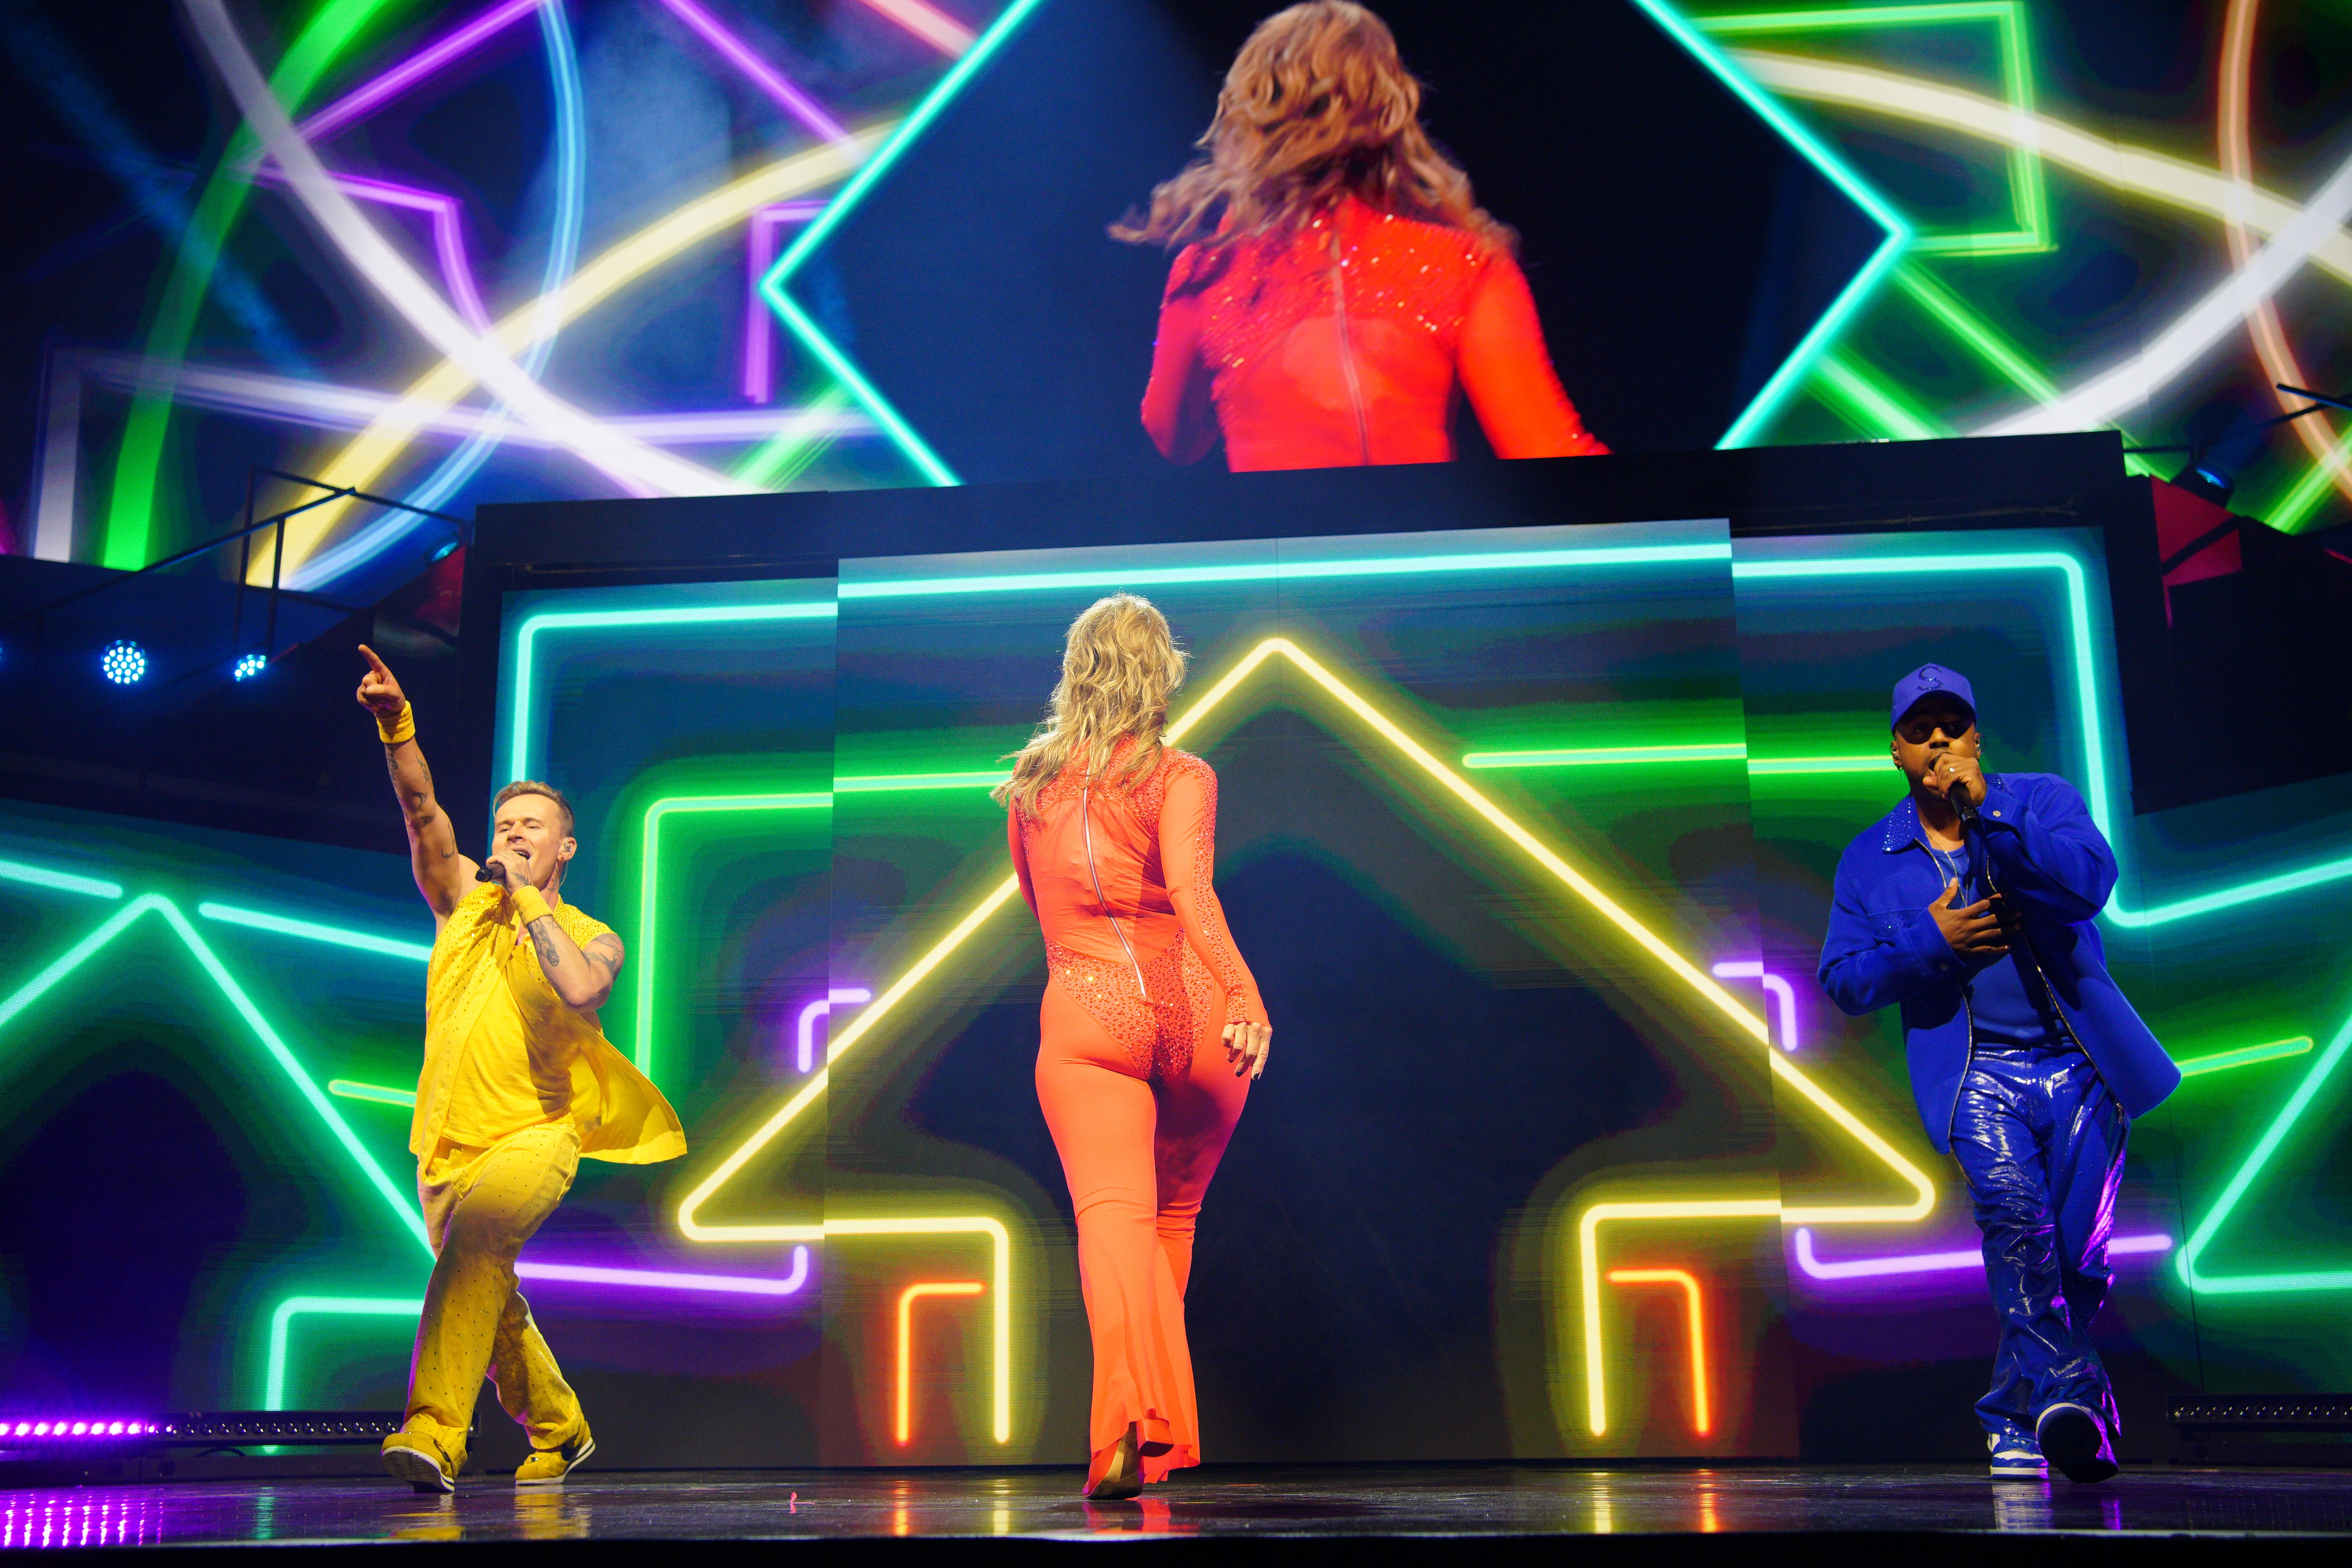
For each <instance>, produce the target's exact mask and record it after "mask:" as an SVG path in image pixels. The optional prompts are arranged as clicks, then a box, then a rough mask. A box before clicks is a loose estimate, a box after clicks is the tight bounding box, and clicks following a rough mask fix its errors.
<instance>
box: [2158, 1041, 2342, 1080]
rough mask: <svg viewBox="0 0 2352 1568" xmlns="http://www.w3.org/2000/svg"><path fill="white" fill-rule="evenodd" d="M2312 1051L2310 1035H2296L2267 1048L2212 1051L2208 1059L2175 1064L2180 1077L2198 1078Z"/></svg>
mask: <svg viewBox="0 0 2352 1568" xmlns="http://www.w3.org/2000/svg"><path fill="white" fill-rule="evenodd" d="M2311 1048H2312V1038H2311V1037H2310V1036H2309V1035H2297V1036H2296V1037H2294V1039H2291V1040H2273V1041H2272V1042H2271V1043H2270V1044H2268V1045H2266V1046H2241V1047H2238V1048H2237V1049H2236V1050H2234V1051H2215V1052H2214V1053H2213V1054H2212V1055H2211V1056H2210V1057H2191V1058H2189V1059H2188V1060H2187V1061H2185V1062H2177V1063H2175V1064H2174V1065H2175V1066H2177V1067H2178V1068H2180V1076H2181V1077H2182V1078H2199V1077H2201V1076H2203V1075H2204V1074H2206V1073H2209V1072H2227V1071H2229V1070H2230V1069H2231V1068H2244V1067H2252V1066H2253V1065H2254V1064H2255V1063H2256V1062H2274V1061H2279V1060H2282V1059H2283V1058H2287V1057H2299V1056H2304V1055H2305V1054H2307V1053H2308V1052H2309V1051H2310V1050H2311Z"/></svg>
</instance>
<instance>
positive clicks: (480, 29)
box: [294, 0, 546, 143]
mask: <svg viewBox="0 0 2352 1568" xmlns="http://www.w3.org/2000/svg"><path fill="white" fill-rule="evenodd" d="M545 3H546V0H506V4H505V5H493V6H491V7H490V8H489V9H488V10H487V11H485V12H483V13H482V14H481V15H480V16H477V17H475V18H474V19H473V20H472V21H470V22H467V23H466V24H464V25H463V26H459V27H457V29H455V30H454V31H452V32H449V33H446V34H444V35H443V36H442V37H440V38H438V39H437V40H436V41H435V42H433V43H430V44H427V45H425V47H423V48H421V49H419V50H417V51H416V53H415V54H413V55H411V56H409V57H408V58H406V59H404V60H403V61H401V62H400V64H398V65H396V66H394V67H393V68H391V69H390V70H388V71H385V72H384V73H383V75H382V76H379V77H377V78H376V79H374V80H373V81H370V82H368V83H366V84H364V85H363V86H361V87H358V88H355V89H352V91H350V92H347V93H345V94H344V95H343V96H342V97H341V98H339V99H337V100H335V101H334V102H332V103H331V104H329V105H327V107H326V108H324V109H322V110H319V112H318V113H316V114H313V115H311V116H310V118H309V119H308V120H305V121H301V122H300V123H299V124H298V125H297V126H295V127H294V129H295V130H296V131H297V132H299V133H300V135H301V137H302V140H304V141H305V142H313V143H315V142H317V141H318V140H319V138H320V137H321V136H331V135H332V134H334V133H335V132H338V131H341V129H342V128H343V127H344V126H346V125H349V124H350V123H351V122H352V121H354V120H358V119H360V118H361V117H362V116H363V115H365V114H366V113H368V111H369V110H373V109H376V108H378V107H379V106H381V105H383V103H385V102H388V101H389V100H392V99H394V98H397V97H399V96H400V95H401V94H402V93H404V92H406V91H407V90H408V89H410V88H412V87H415V85H416V84H417V83H419V82H421V81H423V80H425V79H426V78H427V77H430V76H432V75H433V74H434V73H435V72H436V71H438V70H440V69H441V68H443V67H445V66H446V65H448V64H450V63H451V62H452V61H454V60H456V59H457V58H458V57H459V56H461V55H466V54H468V53H471V52H472V51H473V50H474V49H476V48H478V47H480V45H481V44H482V43H483V42H484V41H485V40H486V39H488V37H490V35H492V34H493V33H496V32H497V31H499V29H500V28H501V27H506V26H512V25H513V24H514V23H515V22H517V21H520V19H521V18H523V17H525V16H530V14H531V13H532V12H533V11H536V10H538V9H539V8H540V6H541V5H543V4H545Z"/></svg>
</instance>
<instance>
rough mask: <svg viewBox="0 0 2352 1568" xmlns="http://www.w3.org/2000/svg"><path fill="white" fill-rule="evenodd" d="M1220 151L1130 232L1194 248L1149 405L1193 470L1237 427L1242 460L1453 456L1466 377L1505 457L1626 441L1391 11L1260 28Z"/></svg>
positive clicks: (1430, 459) (1562, 453)
mask: <svg viewBox="0 0 2352 1568" xmlns="http://www.w3.org/2000/svg"><path fill="white" fill-rule="evenodd" d="M1200 145H1201V146H1202V147H1203V148H1205V149H1207V151H1208V156H1207V157H1205V158H1202V159H1201V160H1200V161H1198V162H1196V163H1193V164H1192V166H1191V167H1190V168H1188V169H1186V170H1185V171H1184V172H1183V173H1182V174H1178V175H1177V176H1176V177H1175V178H1174V179H1172V180H1170V181H1169V182H1168V183H1167V184H1163V185H1161V186H1160V188H1159V189H1158V190H1156V191H1154V192H1152V193H1151V210H1150V213H1149V214H1148V215H1146V216H1141V217H1130V218H1129V221H1128V222H1126V223H1124V224H1119V225H1115V226H1113V227H1112V229H1111V233H1112V235H1113V236H1115V237H1118V238H1120V239H1125V240H1129V241H1133V242H1135V243H1138V244H1159V245H1169V246H1181V247H1183V248H1182V249H1181V250H1180V251H1178V253H1177V256H1176V261H1175V265H1174V266H1172V267H1171V268H1170V269H1169V273H1168V292H1167V295H1166V298H1165V299H1164V300H1163V301H1162V302H1161V304H1160V338H1159V341H1158V342H1157V343H1155V344H1154V345H1153V349H1152V354H1151V384H1150V387H1149V388H1147V389H1146V390H1145V392H1144V395H1143V427H1144V428H1145V429H1146V430H1148V431H1150V434H1151V439H1152V440H1153V441H1154V442H1156V443H1157V444H1158V445H1159V447H1160V452H1161V453H1162V455H1164V456H1166V457H1167V458H1171V460H1173V461H1175V462H1179V463H1190V462H1192V461H1195V460H1196V459H1198V458H1200V457H1201V456H1202V454H1203V453H1204V452H1206V451H1208V449H1209V447H1210V445H1211V443H1212V442H1213V441H1214V440H1215V439H1216V437H1217V435H1218V433H1219V431H1220V430H1221V429H1222V431H1223V435H1224V438H1225V460H1226V462H1227V464H1228V465H1229V466H1230V467H1232V468H1235V469H1244V468H1340V467H1349V466H1353V465H1358V464H1369V463H1443V462H1446V461H1449V460H1451V459H1452V458H1453V456H1454V438H1453V434H1452V430H1451V425H1452V420H1453V414H1454V389H1455V387H1456V386H1459V387H1460V388H1461V390H1462V391H1463V392H1465V393H1466V394H1467V395H1469V398H1470V406H1471V407H1472V408H1473V409H1474V410H1475V411H1476V413H1477V416H1478V423H1479V424H1480V426H1483V427H1484V428H1485V430H1486V439H1487V441H1488V442H1489V443H1490V444H1491V445H1492V446H1493V447H1494V448H1495V450H1496V453H1497V454H1499V455H1500V456H1502V457H1506V458H1560V457H1585V456H1591V455H1596V454H1599V453H1602V452H1606V451H1607V450H1608V449H1609V448H1608V447H1604V446H1602V445H1601V443H1600V441H1599V440H1597V439H1595V438H1594V437H1593V436H1592V435H1591V433H1590V432H1588V431H1587V430H1586V429H1585V428H1584V424H1583V421H1581V420H1580V419H1579V418H1578V417H1577V415H1576V408H1575V405H1572V404H1570V402H1569V400H1568V394H1567V393H1565V392H1563V391H1561V390H1560V384H1559V376H1557V375H1555V374H1553V373H1552V368H1551V360H1550V357H1549V355H1548V354H1547V353H1545V352H1544V340H1543V327H1542V324H1541V323H1540V322H1538V321H1537V320H1536V308H1535V300H1534V299H1533V297H1532V296H1530V295H1529V294H1528V283H1527V279H1525V278H1524V277H1522V276H1521V275H1520V272H1519V268H1518V264H1517V262H1515V261H1514V260H1512V258H1511V252H1512V248H1513V246H1514V244H1515V241H1516V237H1515V236H1514V235H1513V234H1512V233H1511V231H1510V230H1509V229H1507V228H1506V227H1504V226H1502V225H1500V224H1498V223H1496V221H1495V220H1494V219H1493V218H1491V217H1489V216H1486V213H1485V212H1484V211H1483V210H1481V209H1480V208H1479V207H1478V205H1477V204H1476V203H1475V202H1474V201H1473V200H1472V199H1471V195H1470V181H1469V178H1468V176H1466V175H1465V174H1463V172H1462V171H1461V170H1460V169H1459V168H1456V167H1455V166H1454V163H1453V162H1452V161H1451V160H1450V159H1448V158H1447V157H1446V156H1445V155H1444V153H1440V152H1439V151H1438V150H1437V149H1436V147H1435V146H1433V144H1432V143H1431V142H1430V140H1429V137H1428V134H1427V133H1426V132H1423V130H1422V127H1421V83H1420V82H1418V81H1416V80H1414V79H1413V78H1412V75H1411V73H1409V72H1408V71H1406V69H1405V68H1404V63H1403V61H1402V60H1401V59H1400V58H1398V57H1397V47H1396V39H1395V38H1394V37H1391V35H1390V32H1389V29H1388V25H1387V24H1386V23H1384V22H1382V21H1381V19H1380V18H1379V17H1378V16H1373V15H1372V14H1371V13H1370V11H1367V10H1365V9H1364V8H1363V7H1362V6H1361V5H1347V4H1344V3H1342V0H1316V3H1315V4H1312V5H1293V6H1292V7H1290V8H1289V9H1288V10H1286V11H1284V12H1282V13H1280V14H1279V15H1277V16H1270V17H1268V18H1267V19H1266V20H1265V21H1264V22H1262V23H1260V24H1259V25H1258V27H1257V30H1256V31H1255V33H1252V34H1251V35H1250V38H1249V42H1248V43H1246V44H1244V45H1243V46H1242V52H1241V54H1240V56H1239V57H1238V58H1235V59H1234V68H1233V69H1232V70H1231V71H1229V72H1227V73H1226V76H1225V86H1224V90H1223V92H1222V93H1221V94H1219V95H1218V99H1217V113H1216V118H1215V119H1214V120H1213V121H1210V124H1209V130H1208V133H1207V134H1206V135H1204V136H1202V138H1201V142H1200ZM1212 407H1213V409H1214V414H1213V416H1212V412H1211V411H1212Z"/></svg>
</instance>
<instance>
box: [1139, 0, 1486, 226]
mask: <svg viewBox="0 0 2352 1568" xmlns="http://www.w3.org/2000/svg"><path fill="white" fill-rule="evenodd" d="M1421 91H1422V87H1421V82H1420V81H1419V80H1418V79H1415V78H1414V76H1413V74H1412V72H1411V71H1408V70H1406V69H1405V68H1404V61H1403V59H1402V58H1400V57H1399V55H1398V54H1397V47H1396V37H1395V35H1393V34H1391V32H1390V31H1389V25H1388V24H1387V23H1386V22H1383V21H1381V19H1380V18H1379V17H1378V16H1374V15H1372V13H1371V12H1370V11H1368V10H1366V9H1365V8H1364V7H1363V6H1361V5H1351V4H1349V3H1348V0H1310V3H1309V4H1307V5H1293V6H1291V7H1290V8H1289V9H1288V10H1286V11H1281V12H1277V13H1276V14H1275V15H1274V16H1268V17H1267V18H1266V19H1265V21H1263V22H1260V23H1259V24H1258V25H1257V30H1256V31H1255V32H1254V33H1252V34H1251V35H1250V36H1249V41H1248V42H1247V43H1245V44H1244V45H1243V46H1242V52H1241V53H1240V54H1239V55H1237V56H1235V57H1234V65H1233V69H1231V70H1229V71H1227V72H1226V73H1225V86H1224V90H1223V91H1222V92H1220V93H1219V94H1218V95H1217V112H1216V116H1215V118H1213V120H1211V121H1209V129H1208V130H1207V132H1204V133H1203V134H1202V137H1201V140H1200V141H1199V142H1196V143H1194V145H1196V146H1198V147H1201V148H1203V149H1205V150H1206V152H1207V153H1208V156H1206V157H1205V158H1200V159H1196V160H1195V161H1194V162H1193V163H1192V164H1190V165H1189V166H1188V167H1186V168H1185V170H1184V171H1183V172H1182V173H1181V174H1178V175H1177V176H1176V177H1175V178H1174V179H1172V180H1169V181H1167V182H1165V183H1164V184H1160V186H1159V187H1158V188H1157V189H1155V190H1154V191H1153V192H1152V193H1151V210H1150V212H1148V213H1144V214H1137V213H1134V212H1129V214H1128V216H1126V217H1125V218H1124V219H1122V220H1121V221H1119V222H1118V223H1115V224H1113V225H1111V226H1110V232H1111V237H1113V238H1115V239H1123V240H1126V241H1128V242H1129V244H1133V245H1165V246H1168V247H1171V248H1173V247H1177V246H1180V245H1185V244H1191V243H1198V244H1200V245H1202V246H1204V247H1209V248H1211V249H1214V248H1217V247H1223V246H1229V245H1232V244H1234V243H1236V242H1237V241H1240V240H1244V239H1247V238H1251V237H1255V236H1258V235H1264V234H1269V233H1275V232H1278V231H1279V232H1286V231H1289V230H1293V229H1296V228H1297V227H1299V226H1302V225H1304V224H1305V223H1306V222H1307V221H1308V220H1309V219H1311V218H1312V217H1313V216H1315V215H1316V214H1318V213H1319V212H1322V211H1324V210H1325V209H1327V208H1328V207H1329V206H1331V205H1333V204H1335V203H1337V202H1338V201H1339V198H1340V197H1342V196H1346V195H1353V196H1355V197H1357V198H1358V199H1360V200H1361V201H1363V202H1365V203H1366V204H1368V205H1370V206H1372V207H1375V208H1377V209H1378V210H1380V211H1381V212H1386V213H1394V214H1396V215H1397V216H1400V217H1410V218H1418V219H1420V220H1422V221H1423V222H1427V223H1439V224H1444V225H1446V226H1448V227H1452V228H1459V229H1466V230H1468V231H1469V232H1471V233H1473V234H1476V235H1480V236H1483V237H1486V238H1487V239H1489V240H1492V241H1494V242H1495V243H1496V244H1498V245H1500V246H1503V247H1505V248H1510V247H1514V246H1515V245H1516V244H1517V236H1516V235H1514V234H1513V233H1512V232H1511V230H1510V229H1508V228H1507V227H1505V226H1503V225H1501V224H1499V223H1496V221H1495V220H1494V219H1493V218H1492V217H1490V216H1487V214H1486V210H1485V209H1484V208H1482V207H1480V206H1479V205H1478V204H1477V203H1476V202H1475V200H1473V199H1472V197H1471V195H1470V176H1469V175H1467V174H1464V173H1463V172H1462V169H1461V167H1460V165H1458V164H1456V163H1454V160H1452V159H1451V158H1448V157H1447V156H1446V155H1445V154H1444V153H1441V152H1439V151H1438V150H1437V147H1436V145H1435V144H1434V143H1433V142H1431V141H1430V139H1429V132H1426V131H1424V130H1423V129H1422V125H1421Z"/></svg>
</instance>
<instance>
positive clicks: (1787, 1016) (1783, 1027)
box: [1715, 958, 1797, 1051]
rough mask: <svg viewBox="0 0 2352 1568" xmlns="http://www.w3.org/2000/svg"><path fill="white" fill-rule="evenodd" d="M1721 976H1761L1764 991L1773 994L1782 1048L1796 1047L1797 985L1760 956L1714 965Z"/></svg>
mask: <svg viewBox="0 0 2352 1568" xmlns="http://www.w3.org/2000/svg"><path fill="white" fill-rule="evenodd" d="M1715 974H1716V978H1717V979H1718V980H1759V981H1761V982H1763V984H1764V994H1766V995H1768V996H1769V997H1771V998H1772V1008H1773V1011H1774V1012H1776V1013H1778V1014H1779V1015H1780V1048H1781V1049H1782V1050H1787V1051H1793V1050H1795V1049H1796V1048H1797V988H1796V987H1795V986H1793V985H1791V984H1789V982H1788V981H1787V980H1786V979H1785V978H1783V977H1782V976H1780V975H1778V974H1773V973H1769V972H1767V971H1766V969H1765V967H1764V961H1763V960H1761V959H1758V958H1749V959H1735V960H1731V961H1729V962H1727V963H1718V964H1717V965H1716V966H1715Z"/></svg>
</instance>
